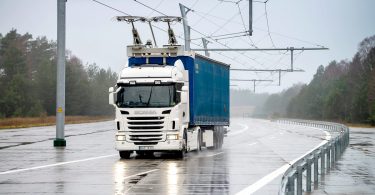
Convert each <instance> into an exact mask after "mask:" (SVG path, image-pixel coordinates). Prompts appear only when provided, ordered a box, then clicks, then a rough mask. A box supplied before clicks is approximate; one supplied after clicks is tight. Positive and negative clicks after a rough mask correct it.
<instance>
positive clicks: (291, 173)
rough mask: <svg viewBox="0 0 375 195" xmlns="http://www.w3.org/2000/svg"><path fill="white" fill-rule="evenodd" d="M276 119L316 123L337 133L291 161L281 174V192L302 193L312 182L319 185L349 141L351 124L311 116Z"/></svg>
mask: <svg viewBox="0 0 375 195" xmlns="http://www.w3.org/2000/svg"><path fill="white" fill-rule="evenodd" d="M277 122H278V123H283V124H293V125H303V126H310V127H316V128H320V129H324V130H327V131H329V132H331V133H335V135H336V136H335V137H332V138H331V139H330V140H327V142H326V143H323V144H322V145H320V146H318V147H317V148H315V149H313V150H312V151H311V152H310V153H308V154H307V155H305V156H303V157H302V158H300V159H299V160H297V161H296V162H294V163H292V164H291V165H290V167H289V168H288V169H287V170H286V171H285V173H284V175H283V177H282V181H281V187H280V190H279V194H280V195H281V194H287V195H294V194H297V195H302V192H311V190H312V186H313V187H314V189H317V188H318V186H319V180H322V179H323V178H324V175H325V174H326V173H328V172H329V171H330V169H331V168H332V166H334V164H335V162H336V161H337V160H338V159H339V158H340V157H341V155H342V153H343V152H344V150H345V149H346V147H347V146H348V145H349V128H348V127H347V126H345V125H343V124H338V123H331V122H323V121H312V120H299V119H278V120H277ZM312 171H313V172H312ZM303 184H305V185H303Z"/></svg>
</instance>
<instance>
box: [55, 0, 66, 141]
mask: <svg viewBox="0 0 375 195" xmlns="http://www.w3.org/2000/svg"><path fill="white" fill-rule="evenodd" d="M65 4H66V0H57V75H56V76H57V78H56V79H57V86H56V139H55V140H54V141H53V146H55V147H65V146H66V141H65V136H64V126H65V13H66V12H65V10H66V6H65Z"/></svg>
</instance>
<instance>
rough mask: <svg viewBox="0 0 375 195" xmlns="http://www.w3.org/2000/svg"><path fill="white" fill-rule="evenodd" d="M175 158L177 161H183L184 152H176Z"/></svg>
mask: <svg viewBox="0 0 375 195" xmlns="http://www.w3.org/2000/svg"><path fill="white" fill-rule="evenodd" d="M176 156H177V158H179V159H184V157H185V150H181V151H177V152H176Z"/></svg>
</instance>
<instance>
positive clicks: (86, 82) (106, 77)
mask: <svg viewBox="0 0 375 195" xmlns="http://www.w3.org/2000/svg"><path fill="white" fill-rule="evenodd" d="M56 50H57V44H56V42H55V41H50V40H48V39H47V38H46V37H37V38H35V39H33V37H32V35H31V34H29V33H26V34H23V35H21V34H19V33H17V30H15V29H13V30H11V31H10V32H8V33H7V34H6V35H4V36H2V35H1V34H0V118H3V117H28V116H31V117H34V116H49V115H55V113H56ZM67 53H68V55H67V56H66V81H65V82H66V99H65V102H66V103H65V105H66V106H65V107H66V108H65V112H66V115H112V114H113V107H112V106H110V105H108V88H109V87H110V86H113V85H114V84H115V83H116V80H117V74H116V73H115V72H113V71H112V70H111V69H107V70H105V69H103V68H100V67H99V66H98V65H96V64H86V65H83V64H82V61H81V60H80V59H79V58H78V57H76V56H74V55H72V54H71V53H70V52H67Z"/></svg>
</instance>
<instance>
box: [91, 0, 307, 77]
mask: <svg viewBox="0 0 375 195" xmlns="http://www.w3.org/2000/svg"><path fill="white" fill-rule="evenodd" d="M198 1H199V0H196V1H195V2H194V4H193V5H194V6H195V4H197V2H198ZM267 1H268V0H267ZM267 1H266V2H267ZM93 2H96V3H98V4H101V5H103V6H105V7H108V8H110V9H112V10H115V11H117V12H120V13H122V14H125V15H128V16H129V15H130V14H128V13H126V12H124V11H122V10H119V9H116V8H114V7H112V6H110V5H107V4H105V3H102V2H100V1H98V0H93ZM134 2H136V3H138V4H140V5H142V6H144V7H147V8H148V9H151V10H152V12H151V13H153V12H157V13H159V14H162V15H164V16H167V15H166V14H164V13H163V12H160V11H158V10H157V7H158V6H156V8H155V7H151V6H148V5H146V4H144V3H142V2H141V1H139V0H134ZM163 2H164V0H161V1H160V2H159V3H158V5H159V6H160V5H161V4H162V3H163ZM218 5H220V3H219V4H217V5H216V6H218ZM237 8H238V9H239V13H240V10H241V8H240V7H239V6H237ZM211 10H212V9H211ZM190 11H192V12H193V10H190ZM194 12H195V11H194ZM151 13H150V14H151ZM237 15H238V14H237ZM205 16H210V15H209V14H206V15H205ZM240 16H241V20H242V25H243V24H244V20H243V16H242V15H241V13H240ZM267 17H268V16H267ZM202 19H203V18H201V20H202ZM153 26H154V27H155V28H156V29H158V30H161V31H163V32H165V33H167V31H166V30H164V29H162V28H160V27H158V26H155V25H153ZM224 26H225V24H224ZM243 26H244V27H246V26H245V25H243ZM192 30H196V29H195V28H192ZM196 31H197V30H196ZM217 32H218V31H217ZM198 33H200V34H203V35H204V33H201V32H200V31H198ZM214 33H216V32H214ZM242 33H243V34H241V32H238V34H234V35H233V36H231V35H226V34H221V35H215V34H212V35H213V36H211V38H210V39H212V40H213V41H215V42H216V43H217V44H219V45H222V46H224V47H226V48H230V46H229V45H228V43H225V41H224V43H223V42H219V41H218V40H220V39H229V38H232V37H233V38H236V37H237V36H238V37H243V36H244V35H245V34H246V28H245V31H242ZM271 33H273V32H271V31H270V30H269V27H268V29H267V34H268V36H270V34H271ZM227 34H231V33H227ZM206 36H207V35H206ZM280 36H283V35H280ZM177 37H178V38H179V39H182V40H183V37H182V36H177ZM215 37H216V39H215ZM285 37H287V38H291V39H293V37H289V36H285ZM271 38H272V37H271ZM240 39H241V38H240ZM192 40H193V39H192ZM196 40H198V39H196ZM238 40H239V39H238ZM295 40H297V38H295ZM298 41H301V42H302V41H303V40H300V39H298ZM306 42H308V41H306ZM191 43H192V44H194V45H196V46H198V47H200V48H201V47H202V46H201V44H196V43H194V42H191ZM245 43H248V41H246V42H245ZM309 43H311V42H309ZM251 44H253V43H251ZM254 45H255V44H254ZM215 53H218V54H219V55H221V56H223V57H225V58H228V59H231V60H233V61H235V62H237V63H238V65H243V66H245V64H246V66H251V67H253V66H252V65H251V64H249V63H248V62H240V61H239V60H241V59H243V58H237V57H232V56H228V55H225V54H223V53H222V52H215ZM237 53H238V54H239V55H240V56H244V57H246V58H248V59H251V60H252V61H254V62H256V63H257V64H259V65H261V66H264V63H262V62H259V61H258V60H257V59H256V58H252V57H249V56H248V55H246V54H245V53H244V52H237ZM300 53H302V52H300ZM300 53H298V54H296V56H295V59H296V58H298V57H299V56H300V55H299V54H300ZM283 58H285V53H283V56H281V57H280V58H279V59H278V61H281V60H282V59H283ZM273 64H276V65H277V63H273ZM283 75H284V73H283Z"/></svg>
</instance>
